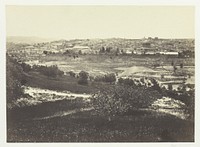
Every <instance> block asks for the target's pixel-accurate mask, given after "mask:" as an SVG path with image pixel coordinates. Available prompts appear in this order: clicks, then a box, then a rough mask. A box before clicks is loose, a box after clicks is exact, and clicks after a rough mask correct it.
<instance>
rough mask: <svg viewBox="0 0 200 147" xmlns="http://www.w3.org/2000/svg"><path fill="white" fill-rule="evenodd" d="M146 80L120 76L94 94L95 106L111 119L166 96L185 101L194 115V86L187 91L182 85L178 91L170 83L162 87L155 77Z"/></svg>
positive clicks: (144, 106)
mask: <svg viewBox="0 0 200 147" xmlns="http://www.w3.org/2000/svg"><path fill="white" fill-rule="evenodd" d="M146 81H149V82H146ZM146 81H145V78H141V79H140V80H132V79H129V78H127V79H122V78H120V79H119V80H118V83H117V84H116V85H113V87H109V88H108V87H107V88H105V89H101V90H100V91H99V92H98V93H97V94H95V95H94V96H93V99H92V104H93V107H94V108H95V110H96V112H98V113H99V114H103V115H106V114H107V115H108V116H109V117H108V118H109V119H110V117H112V116H115V115H121V114H125V113H128V112H132V111H133V110H134V111H135V110H138V109H140V108H147V107H148V106H150V105H151V104H152V103H153V101H155V100H157V99H159V98H162V97H163V96H165V97H171V98H174V99H176V100H180V101H182V102H184V103H185V104H186V106H187V109H186V110H187V111H188V112H189V113H190V116H191V117H193V114H194V87H192V86H190V88H191V89H190V90H189V91H187V90H186V86H182V87H180V88H179V89H178V91H177V90H173V88H172V85H170V84H169V86H168V88H165V87H161V86H160V85H159V84H158V82H157V81H156V80H155V79H153V78H151V79H148V80H147V79H146Z"/></svg>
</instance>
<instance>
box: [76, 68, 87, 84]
mask: <svg viewBox="0 0 200 147" xmlns="http://www.w3.org/2000/svg"><path fill="white" fill-rule="evenodd" d="M88 77H89V73H87V72H85V71H81V72H80V73H79V80H78V84H80V85H87V84H88Z"/></svg>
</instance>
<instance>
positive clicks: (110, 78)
mask: <svg viewBox="0 0 200 147" xmlns="http://www.w3.org/2000/svg"><path fill="white" fill-rule="evenodd" d="M116 79H117V78H116V75H115V74H114V73H109V74H106V75H104V76H96V77H95V79H94V81H96V82H108V83H114V82H115V81H116Z"/></svg>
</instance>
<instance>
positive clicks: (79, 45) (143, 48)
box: [8, 37, 194, 57]
mask: <svg viewBox="0 0 200 147" xmlns="http://www.w3.org/2000/svg"><path fill="white" fill-rule="evenodd" d="M102 48H104V50H105V53H110V54H116V53H117V54H138V55H142V54H145V55H155V54H161V55H175V56H178V55H179V53H180V52H183V51H187V50H189V51H193V52H194V39H159V38H158V37H155V38H151V37H149V38H143V39H123V38H111V39H79V40H78V39H74V40H68V41H67V40H58V41H53V42H46V43H36V44H32V45H28V44H27V45H26V46H24V45H23V46H22V47H21V48H18V49H15V48H12V49H8V53H10V54H14V55H15V54H21V55H22V56H24V57H27V56H29V57H34V56H45V55H47V54H64V53H73V54H100V53H102V52H101V49H102ZM108 49H109V50H108Z"/></svg>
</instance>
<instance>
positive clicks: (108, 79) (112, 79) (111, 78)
mask: <svg viewBox="0 0 200 147" xmlns="http://www.w3.org/2000/svg"><path fill="white" fill-rule="evenodd" d="M115 81H116V76H115V74H114V73H109V74H107V75H105V82H109V83H114V82H115Z"/></svg>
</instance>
